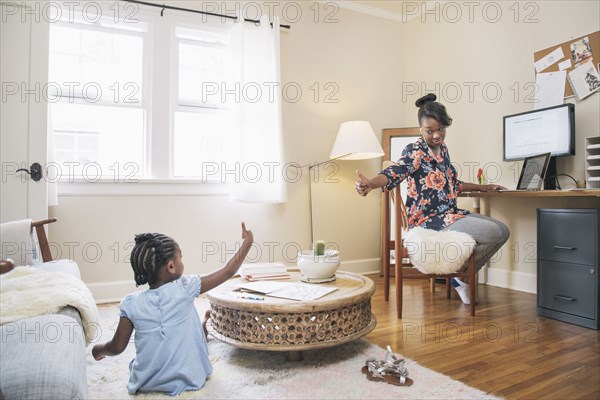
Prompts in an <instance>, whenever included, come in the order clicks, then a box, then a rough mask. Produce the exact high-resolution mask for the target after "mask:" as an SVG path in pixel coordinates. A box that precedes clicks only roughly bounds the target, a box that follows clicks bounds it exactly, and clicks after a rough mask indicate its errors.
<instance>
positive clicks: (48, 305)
mask: <svg viewBox="0 0 600 400" xmlns="http://www.w3.org/2000/svg"><path fill="white" fill-rule="evenodd" d="M0 294H1V297H0V325H4V324H7V323H10V322H15V321H19V320H21V319H24V318H30V317H36V316H38V315H44V314H53V313H55V312H57V311H58V310H60V309H61V308H62V307H65V306H72V307H75V308H77V309H78V310H79V314H80V315H81V322H82V323H83V329H84V332H85V340H86V343H87V344H89V343H91V341H92V340H93V339H94V338H96V335H97V334H98V332H97V329H98V327H99V326H100V317H99V314H98V308H97V307H96V303H95V301H94V298H93V297H92V294H91V293H90V290H89V289H88V288H87V286H86V285H85V284H84V283H83V282H82V281H81V280H80V279H77V278H76V277H74V276H73V275H70V274H66V273H64V272H44V271H40V270H39V269H37V268H35V267H16V268H15V269H13V270H12V271H11V272H8V273H6V274H3V275H0Z"/></svg>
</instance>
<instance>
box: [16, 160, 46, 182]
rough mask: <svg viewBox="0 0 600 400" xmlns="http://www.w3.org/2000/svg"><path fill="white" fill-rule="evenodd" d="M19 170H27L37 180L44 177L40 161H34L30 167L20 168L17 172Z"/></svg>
mask: <svg viewBox="0 0 600 400" xmlns="http://www.w3.org/2000/svg"><path fill="white" fill-rule="evenodd" d="M19 171H24V172H27V173H28V174H29V176H30V177H31V179H33V180H34V181H35V182H38V181H39V180H40V179H42V166H41V165H40V163H36V162H34V163H33V164H31V167H29V169H25V168H19V169H18V170H17V171H16V172H19Z"/></svg>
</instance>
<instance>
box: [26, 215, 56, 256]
mask: <svg viewBox="0 0 600 400" xmlns="http://www.w3.org/2000/svg"><path fill="white" fill-rule="evenodd" d="M56 221H57V219H56V218H49V219H44V220H41V221H33V222H32V223H31V228H32V229H33V228H35V231H36V233H37V237H38V243H39V245H40V251H41V252H42V261H43V262H48V261H52V253H50V245H49V244H48V237H47V236H46V230H45V229H44V225H47V224H51V223H53V222H56Z"/></svg>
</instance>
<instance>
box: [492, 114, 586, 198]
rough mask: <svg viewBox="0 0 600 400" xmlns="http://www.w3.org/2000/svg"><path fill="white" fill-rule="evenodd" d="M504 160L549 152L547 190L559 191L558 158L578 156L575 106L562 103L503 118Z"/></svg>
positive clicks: (519, 158)
mask: <svg viewBox="0 0 600 400" xmlns="http://www.w3.org/2000/svg"><path fill="white" fill-rule="evenodd" d="M503 135H504V154H503V157H504V161H513V160H523V159H525V158H527V157H530V156H534V155H537V154H542V153H550V154H551V156H552V157H551V158H550V164H549V166H548V172H547V174H546V181H545V184H544V188H546V189H555V188H556V157H559V156H569V155H575V105H573V104H570V103H569V104H562V105H559V106H554V107H547V108H541V109H539V110H533V111H527V112H523V113H519V114H513V115H506V116H504V117H503Z"/></svg>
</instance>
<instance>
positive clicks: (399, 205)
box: [381, 164, 477, 319]
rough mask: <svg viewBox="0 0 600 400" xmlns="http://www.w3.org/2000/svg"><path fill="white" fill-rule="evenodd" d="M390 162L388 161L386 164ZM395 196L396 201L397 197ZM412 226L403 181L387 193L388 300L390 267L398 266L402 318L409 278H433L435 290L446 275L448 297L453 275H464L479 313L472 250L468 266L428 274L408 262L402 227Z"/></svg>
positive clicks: (385, 273)
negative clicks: (404, 199)
mask: <svg viewBox="0 0 600 400" xmlns="http://www.w3.org/2000/svg"><path fill="white" fill-rule="evenodd" d="M386 166H387V165H385V164H384V168H385V167H386ZM390 199H391V201H392V203H393V207H394V213H395V215H394V219H395V224H394V237H395V240H391V238H390V231H391V230H390V219H391V218H390ZM394 199H395V200H396V201H394ZM406 230H408V215H407V212H406V207H405V205H404V202H403V201H402V197H401V195H400V185H398V186H397V187H396V188H394V190H392V191H390V192H384V194H383V220H382V233H383V235H382V236H383V237H382V257H381V259H382V268H383V276H384V297H385V300H386V301H388V300H389V297H390V269H391V268H394V273H395V284H396V313H397V316H398V319H401V318H402V285H403V283H404V280H405V279H429V280H430V290H431V291H432V292H434V291H435V278H439V277H442V278H445V279H446V298H448V299H449V298H450V294H451V289H452V288H451V285H450V280H451V278H463V279H468V281H469V301H470V312H471V316H475V303H476V301H475V293H476V292H477V268H476V267H475V257H474V255H473V253H471V255H470V257H469V261H468V268H467V269H466V270H463V271H459V272H456V273H452V274H447V275H435V274H424V273H422V272H420V271H419V270H418V269H416V268H415V267H414V266H412V264H410V263H405V262H404V260H405V259H408V249H407V248H406V247H405V246H404V243H403V240H402V231H406ZM392 249H394V260H393V261H392V260H391V257H390V255H391V250H392Z"/></svg>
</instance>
